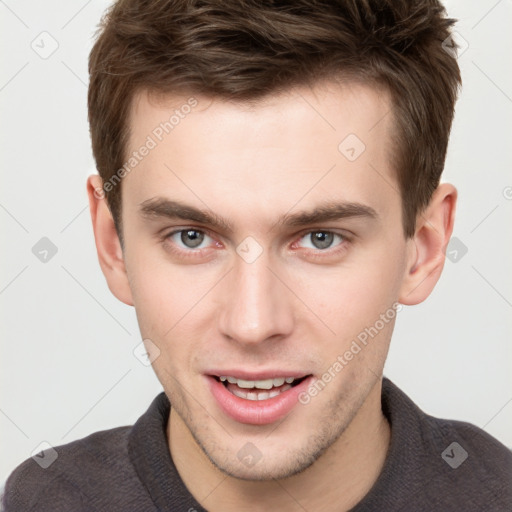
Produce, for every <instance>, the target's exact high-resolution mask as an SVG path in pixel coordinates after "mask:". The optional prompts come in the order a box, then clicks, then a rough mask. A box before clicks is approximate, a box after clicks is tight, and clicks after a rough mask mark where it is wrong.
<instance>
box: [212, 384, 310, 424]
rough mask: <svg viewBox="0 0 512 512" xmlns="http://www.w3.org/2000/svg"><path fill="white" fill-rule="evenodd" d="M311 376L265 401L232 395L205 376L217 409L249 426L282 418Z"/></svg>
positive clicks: (222, 386) (294, 403) (292, 405)
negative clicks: (217, 405)
mask: <svg viewBox="0 0 512 512" xmlns="http://www.w3.org/2000/svg"><path fill="white" fill-rule="evenodd" d="M312 378H313V377H312V376H309V377H307V378H305V379H304V380H303V381H302V382H300V383H299V384H297V385H296V386H293V387H292V388H290V389H288V390H287V391H284V392H282V393H280V394H279V395H278V396H275V397H273V398H268V399H267V400H246V399H244V398H240V397H238V396H235V395H233V393H231V392H230V391H228V390H227V389H226V387H225V386H224V384H222V383H221V382H219V381H218V380H217V379H215V378H214V377H211V376H207V379H208V383H209V386H210V390H211V392H212V395H213V396H214V397H215V399H216V400H217V403H218V404H219V407H220V408H221V409H222V411H224V413H226V414H227V415H228V416H230V417H231V418H233V419H234V420H235V421H238V422H239V423H248V424H251V425H267V424H269V423H274V422H275V421H278V420H280V419H281V418H284V417H285V416H286V415H287V414H288V413H289V412H290V411H291V410H292V409H293V407H294V406H295V405H296V404H297V403H298V400H299V399H298V396H299V395H300V393H302V392H303V391H305V390H306V389H307V387H308V386H309V384H310V383H311V380H312Z"/></svg>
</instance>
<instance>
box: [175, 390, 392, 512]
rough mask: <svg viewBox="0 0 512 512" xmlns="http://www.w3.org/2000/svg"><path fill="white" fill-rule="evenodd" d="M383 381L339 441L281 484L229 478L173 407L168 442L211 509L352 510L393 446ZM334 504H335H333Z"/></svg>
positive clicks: (187, 481)
mask: <svg viewBox="0 0 512 512" xmlns="http://www.w3.org/2000/svg"><path fill="white" fill-rule="evenodd" d="M381 387H382V383H381V381H380V380H379V381H378V382H377V383H376V385H375V386H374V388H373V389H372V391H371V392H370V394H369V395H368V397H367V399H366V401H365V402H364V404H363V406H362V407H361V408H360V409H359V411H358V413H357V414H356V416H355V417H354V419H353V420H352V422H351V423H350V425H349V426H348V427H347V429H346V430H345V431H344V432H343V434H342V435H341V436H340V438H339V439H338V440H337V441H336V442H335V443H334V444H332V445H331V446H330V447H329V449H328V450H327V451H326V452H325V453H324V454H323V455H322V456H321V457H320V458H319V459H318V460H317V461H316V462H315V463H314V464H313V465H312V466H310V467H309V468H308V469H306V470H305V471H303V472H302V473H299V474H297V475H294V476H292V477H289V478H285V479H282V480H270V481H248V480H240V479H237V478H233V477H231V476H227V475H226V474H224V473H223V472H221V471H220V470H219V469H218V468H216V467H215V466H214V465H213V464H212V463H211V461H210V460H209V459H208V458H207V456H206V455H205V454H204V452H203V451H202V449H201V448H200V447H199V446H198V445H197V443H196V442H195V440H194V438H193V437H192V435H191V433H190V431H189V430H188V428H187V426H186V425H185V424H184V423H183V421H182V419H181V418H180V417H179V415H178V414H177V413H176V412H175V411H173V409H172V408H171V413H170V418H169V422H168V425H167V438H168V441H169V448H170V451H171V455H172V458H173V461H174V464H175V465H176V468H177V470H178V472H179V474H180V476H181V478H182V480H183V482H184V484H185V485H186V486H187V488H188V490H189V491H190V492H191V493H192V495H193V496H194V497H195V498H196V500H197V501H198V502H200V503H201V505H202V506H203V507H204V508H206V509H208V510H210V511H212V512H216V511H221V510H222V512H232V511H239V510H241V509H243V510H247V503H251V504H252V508H251V510H254V511H259V510H261V511H264V510H269V509H276V508H278V507H279V509H280V510H282V511H283V512H287V511H292V510H303V509H306V510H326V511H328V510H337V511H339V510H350V509H351V508H352V507H354V506H355V505H356V504H357V503H358V502H359V501H361V499H362V498H363V497H364V496H365V495H366V494H367V493H368V491H369V490H370V489H371V487H372V486H373V484H374V483H375V481H376V480H377V478H378V476H379V474H380V472H381V470H382V467H383V465H384V461H385V458H386V453H387V450H388V446H389V440H390V427H389V424H388V422H387V420H386V418H385V417H384V415H383V413H382V409H381ZM333 504H335V505H333Z"/></svg>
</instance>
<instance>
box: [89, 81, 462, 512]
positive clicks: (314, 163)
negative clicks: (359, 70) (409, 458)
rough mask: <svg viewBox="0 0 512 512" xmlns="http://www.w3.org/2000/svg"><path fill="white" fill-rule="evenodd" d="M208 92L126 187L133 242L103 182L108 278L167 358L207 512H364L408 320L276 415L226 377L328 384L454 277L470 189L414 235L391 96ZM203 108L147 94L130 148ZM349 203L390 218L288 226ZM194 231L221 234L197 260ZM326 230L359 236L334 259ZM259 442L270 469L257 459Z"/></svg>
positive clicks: (92, 186)
mask: <svg viewBox="0 0 512 512" xmlns="http://www.w3.org/2000/svg"><path fill="white" fill-rule="evenodd" d="M195 97H196V98H197V100H198V106H197V107H196V108H194V109H193V111H192V112H190V113H189V114H187V116H186V117H185V118H184V119H182V120H181V122H180V123H179V124H178V125H177V126H176V127H175V128H174V129H173V130H172V132H171V133H170V134H169V135H167V136H166V137H164V138H163V140H162V141H161V142H160V143H159V144H158V145H157V146H156V147H155V148H154V149H152V150H151V151H150V152H149V153H148V155H147V156H145V157H144V158H143V159H142V160H141V162H140V163H139V164H138V166H137V167H136V169H134V170H133V171H131V172H130V173H129V174H127V175H126V176H125V177H124V178H123V182H122V187H123V198H122V223H123V238H124V247H123V248H122V247H121V244H120V242H119V238H118V236H117V233H116V231H115V228H114V223H113V220H112V217H111V215H110V212H109V210H108V207H107V205H106V202H105V200H104V199H102V198H101V195H99V194H95V193H94V192H95V190H96V189H98V188H101V184H102V182H101V179H100V178H99V177H98V176H91V177H90V178H89V180H88V193H89V200H90V209H91V215H92V221H93V227H94V233H95V239H96V245H97V250H98V257H99V261H100V264H101V267H102V270H103V272H104V274H105V276H106V279H107V282H108V285H109V288H110V290H111V291H112V292H113V294H114V295H115V296H116V297H117V298H118V299H119V300H121V301H123V302H125V303H126V304H129V305H133V306H134V307H135V310H136V314H137V318H138V322H139V326H140V331H141V334H142V338H143V339H149V340H151V343H153V344H154V346H157V347H158V349H159V350H160V354H159V356H158V357H157V358H156V359H155V360H154V361H153V363H152V364H153V368H154V370H155V372H156V374H157V377H158V379H159V380H160V382H161V383H162V386H163V388H164V390H165V392H166V394H167V396H168V397H169V399H170V402H171V404H172V408H171V413H170V418H169V423H168V428H167V436H168V440H169V449H170V453H171V455H172V457H173V460H174V462H175V464H176V467H177V469H178V471H179V473H180V475H181V477H182V479H183V481H184V482H185V484H186V485H187V487H188V488H189V490H190V491H191V492H192V494H193V495H194V496H195V497H196V498H197V499H198V500H199V501H200V502H201V503H202V505H203V506H205V507H206V508H208V510H223V511H224V512H226V511H230V510H269V509H270V508H275V507H276V506H279V507H280V509H281V510H302V509H303V508H302V507H304V508H305V509H307V510H330V509H332V510H343V509H347V510H348V509H349V508H350V507H352V506H354V505H355V504H356V503H357V502H358V501H359V500H360V499H361V498H362V497H363V496H364V494H366V492H368V490H369V489H370V488H371V486H372V484H373V483H374V482H375V480H376V479H377V477H378V475H379V472H380V471H381V469H382V466H383V463H384V460H385V456H386V452H387V449H388V444H389V436H390V429H389V425H388V423H387V421H386V419H385V417H384V416H383V414H382V410H381V403H380V396H381V377H382V372H383V366H384V362H385V359H386V356H387V352H388V347H389V343H390V340H391V335H392V331H393V327H394V321H395V319H393V320H391V321H389V322H388V323H386V324H385V325H384V327H383V328H382V329H381V330H379V332H378V334H377V335H376V336H375V337H374V338H372V339H371V341H369V342H368V344H367V345H366V346H364V347H363V348H362V350H361V351H360V352H359V353H357V354H356V355H355V356H354V357H353V359H352V360H351V361H349V363H348V364H347V365H346V366H344V367H343V369H342V370H341V371H339V372H338V373H337V374H336V376H335V377H334V378H333V379H332V380H331V381H330V382H329V383H328V384H327V385H326V386H325V388H324V389H323V390H322V391H321V392H319V393H318V395H317V396H315V397H314V398H312V399H311V400H310V402H309V403H308V404H307V405H303V404H301V403H299V402H297V403H295V404H294V406H293V407H292V408H291V410H289V411H287V413H286V414H285V415H284V416H282V417H279V418H278V419H277V420H275V421H270V422H268V421H267V422H265V423H263V424H257V422H254V421H253V420H251V418H248V419H247V421H240V419H235V418H233V417H232V416H230V415H229V414H227V413H226V412H225V411H224V410H223V409H222V407H221V406H220V405H219V402H218V401H217V400H216V399H215V397H214V396H213V394H212V391H211V386H210V384H211V381H212V379H213V378H212V377H211V375H216V376H220V375H228V376H229V375H234V376H235V377H245V378H250V376H251V375H254V376H256V375H262V372H263V373H264V374H265V375H267V374H269V375H270V374H272V375H276V376H281V375H294V376H303V375H304V376H309V377H308V378H309V380H308V382H310V383H311V382H314V379H320V378H321V377H322V375H323V374H324V372H326V371H327V369H328V368H330V367H332V365H333V363H334V362H335V361H336V360H337V357H338V356H339V355H343V354H344V353H345V352H346V351H347V350H349V349H350V346H351V343H352V341H353V340H354V339H356V338H357V335H358V334H359V333H361V332H362V331H364V329H365V328H368V327H370V326H373V325H374V324H375V322H376V321H377V320H378V319H379V318H380V315H381V314H384V313H386V312H387V311H389V310H390V309H391V308H392V305H393V304H394V303H396V302H399V303H401V304H406V305H413V304H417V303H419V302H421V301H423V300H424V299H425V298H426V297H428V295H429V294H430V292H431V291H432V289H433V287H434V286H435V284H436V282H437V280H438V279H439V276H440V274H441V271H442V268H443V264H444V250H445V247H446V244H447V243H448V241H449V238H450V236H451V232H452V229H453V221H454V215H455V203H456V195H457V194H456V190H455V188H454V187H453V186H452V185H450V184H441V185H440V186H439V187H438V189H437V190H436V191H435V193H434V195H433V197H432V200H431V202H430V204H429V206H428V207H427V209H426V210H425V211H423V212H422V213H421V215H419V216H418V219H417V226H416V233H415V235H414V237H412V238H409V239H406V238H405V237H404V233H403V224H402V209H401V197H400V194H399V193H398V190H399V186H398V182H397V178H396V176H395V172H394V170H393V168H392V164H391V158H390V155H391V154H392V151H394V150H395V149H394V148H393V147H392V144H391V134H392V131H393V115H392V114H390V109H391V106H390V101H389V98H388V96H387V94H386V93H385V92H383V91H381V90H380V91H379V90H377V89H374V88H371V87H369V86H365V85H362V84H356V83H352V84H336V83H323V84H318V85H317V86H316V87H315V88H314V89H309V88H296V89H293V90H289V91H287V92H286V93H282V94H280V95H276V96H272V97H269V98H266V99H265V100H264V101H261V102H259V103H257V104H254V105H249V104H247V103H243V102H242V103H236V102H226V101H223V100H220V99H212V98H206V97H203V96H195ZM186 101H187V97H180V96H168V97H166V98H160V99H159V100H158V101H156V99H155V98H150V97H149V96H148V95H147V94H146V93H144V92H141V93H140V94H138V95H137V96H136V97H135V99H134V101H133V103H132V110H131V119H130V126H131V134H130V140H129V148H128V149H129V151H128V152H130V151H131V150H135V149H136V148H138V147H140V146H141V145H142V144H143V143H144V141H145V140H146V138H147V136H148V135H149V134H151V133H152V131H153V130H154V128H155V127H156V126H158V125H159V124H160V123H161V122H162V121H164V120H166V119H169V115H170V114H171V113H172V112H173V111H174V110H175V109H176V108H179V107H180V105H183V104H184V103H186ZM348 134H356V135H357V137H358V138H359V139H360V140H361V141H363V142H364V144H365V146H366V149H365V150H364V152H362V153H361V154H360V156H359V157H358V158H357V159H355V160H354V161H349V160H348V159H347V158H346V157H345V156H344V155H343V154H342V153H341V152H340V151H339V149H338V145H339V144H340V142H341V141H342V140H343V139H344V138H345V137H346V136H347V135H348ZM155 198H164V199H168V200H172V201H179V202H180V203H183V204H185V205H188V206H191V207H194V208H196V209H199V210H203V211H207V212H210V213H213V214H214V215H215V216H216V217H221V218H222V219H224V220H225V221H226V223H230V224H231V225H232V226H231V230H227V229H226V227H225V226H224V227H220V226H215V227H213V226H212V225H209V224H204V223H202V222H197V221H195V220H190V219H188V220H184V219H179V218H170V217H165V216H162V215H144V214H143V213H142V211H141V209H142V205H143V203H144V204H145V205H147V204H148V202H150V201H151V200H154V199H155ZM334 203H355V204H358V205H366V206H368V207H370V208H372V209H373V211H374V212H375V213H376V216H375V218H372V217H369V216H365V215H359V216H349V217H343V218H337V219H330V220H322V221H318V222H313V223H308V224H306V225H288V224H286V223H285V222H279V220H280V219H282V218H283V217H284V216H290V215H295V214H297V213H299V212H310V211H312V210H313V209H315V208H318V207H321V206H325V205H332V204H334ZM180 229H181V230H191V229H193V230H197V231H199V232H200V233H197V232H195V233H194V235H195V236H200V235H201V233H205V234H206V235H207V236H205V237H204V239H203V241H202V242H201V245H200V246H199V248H189V247H187V246H186V245H184V243H183V240H182V239H181V238H180V235H181V233H178V235H172V233H173V232H175V231H178V230H180ZM312 232H314V233H318V232H321V233H325V234H328V233H335V234H336V235H341V236H334V237H333V238H332V245H331V246H329V247H327V248H317V247H316V246H315V245H314V244H313V240H312V239H311V233H312ZM246 237H251V239H250V240H251V243H252V244H253V245H252V246H251V247H253V249H251V250H255V249H254V247H259V248H260V250H261V254H260V255H259V256H258V257H257V258H256V259H255V260H254V261H252V262H249V263H248V262H247V261H246V260H245V259H244V258H242V257H241V256H240V254H239V253H237V247H239V245H240V244H241V243H242V242H243V241H244V240H245V239H246ZM187 242H188V239H186V242H185V243H187ZM256 244H257V245H256ZM255 378H257V377H255ZM253 380H254V379H253ZM248 443H250V444H249V445H248ZM247 446H249V448H247ZM253 446H254V447H256V449H257V450H255V449H254V448H252V447H253ZM244 447H245V450H247V449H249V450H253V453H254V454H257V458H258V459H259V460H258V461H257V462H256V463H255V464H253V465H251V464H247V463H246V462H244V461H243V460H241V458H240V457H239V455H238V454H239V453H240V450H243V449H244ZM244 453H245V452H244Z"/></svg>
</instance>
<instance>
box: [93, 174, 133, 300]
mask: <svg viewBox="0 0 512 512" xmlns="http://www.w3.org/2000/svg"><path fill="white" fill-rule="evenodd" d="M87 195H88V196H89V209H90V212H91V219H92V228H93V230H94V239H95V241H96V250H97V252H98V260H99V262H100V267H101V270H102V272H103V275H104V276H105V278H106V280H107V284H108V287H109V289H110V291H111V292H112V293H113V294H114V295H115V296H116V297H117V298H118V299H119V300H120V301H121V302H124V303H125V304H128V305H129V306H133V299H132V293H131V290H130V284H129V281H128V275H127V273H126V268H125V264H124V255H123V250H122V248H121V242H120V241H119V236H118V234H117V231H116V228H115V224H114V219H113V218H112V214H111V213H110V209H109V208H108V206H107V201H106V199H105V192H104V191H103V181H102V179H101V177H100V176H98V175H95V174H93V175H91V176H89V178H88V179H87Z"/></svg>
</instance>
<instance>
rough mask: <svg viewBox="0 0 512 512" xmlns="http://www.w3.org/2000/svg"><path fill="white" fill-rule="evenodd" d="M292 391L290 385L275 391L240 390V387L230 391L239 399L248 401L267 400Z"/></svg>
mask: <svg viewBox="0 0 512 512" xmlns="http://www.w3.org/2000/svg"><path fill="white" fill-rule="evenodd" d="M289 389H291V386H290V385H289V384H286V385H284V386H283V387H282V388H281V389H279V390H277V389H273V390H272V391H247V390H245V389H240V388H238V387H235V388H230V389H229V390H230V391H231V393H233V395H235V396H237V397H239V398H245V399H246V400H253V401H258V400H267V399H269V398H274V397H275V396H277V395H280V394H281V393H283V392H284V391H288V390H289Z"/></svg>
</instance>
